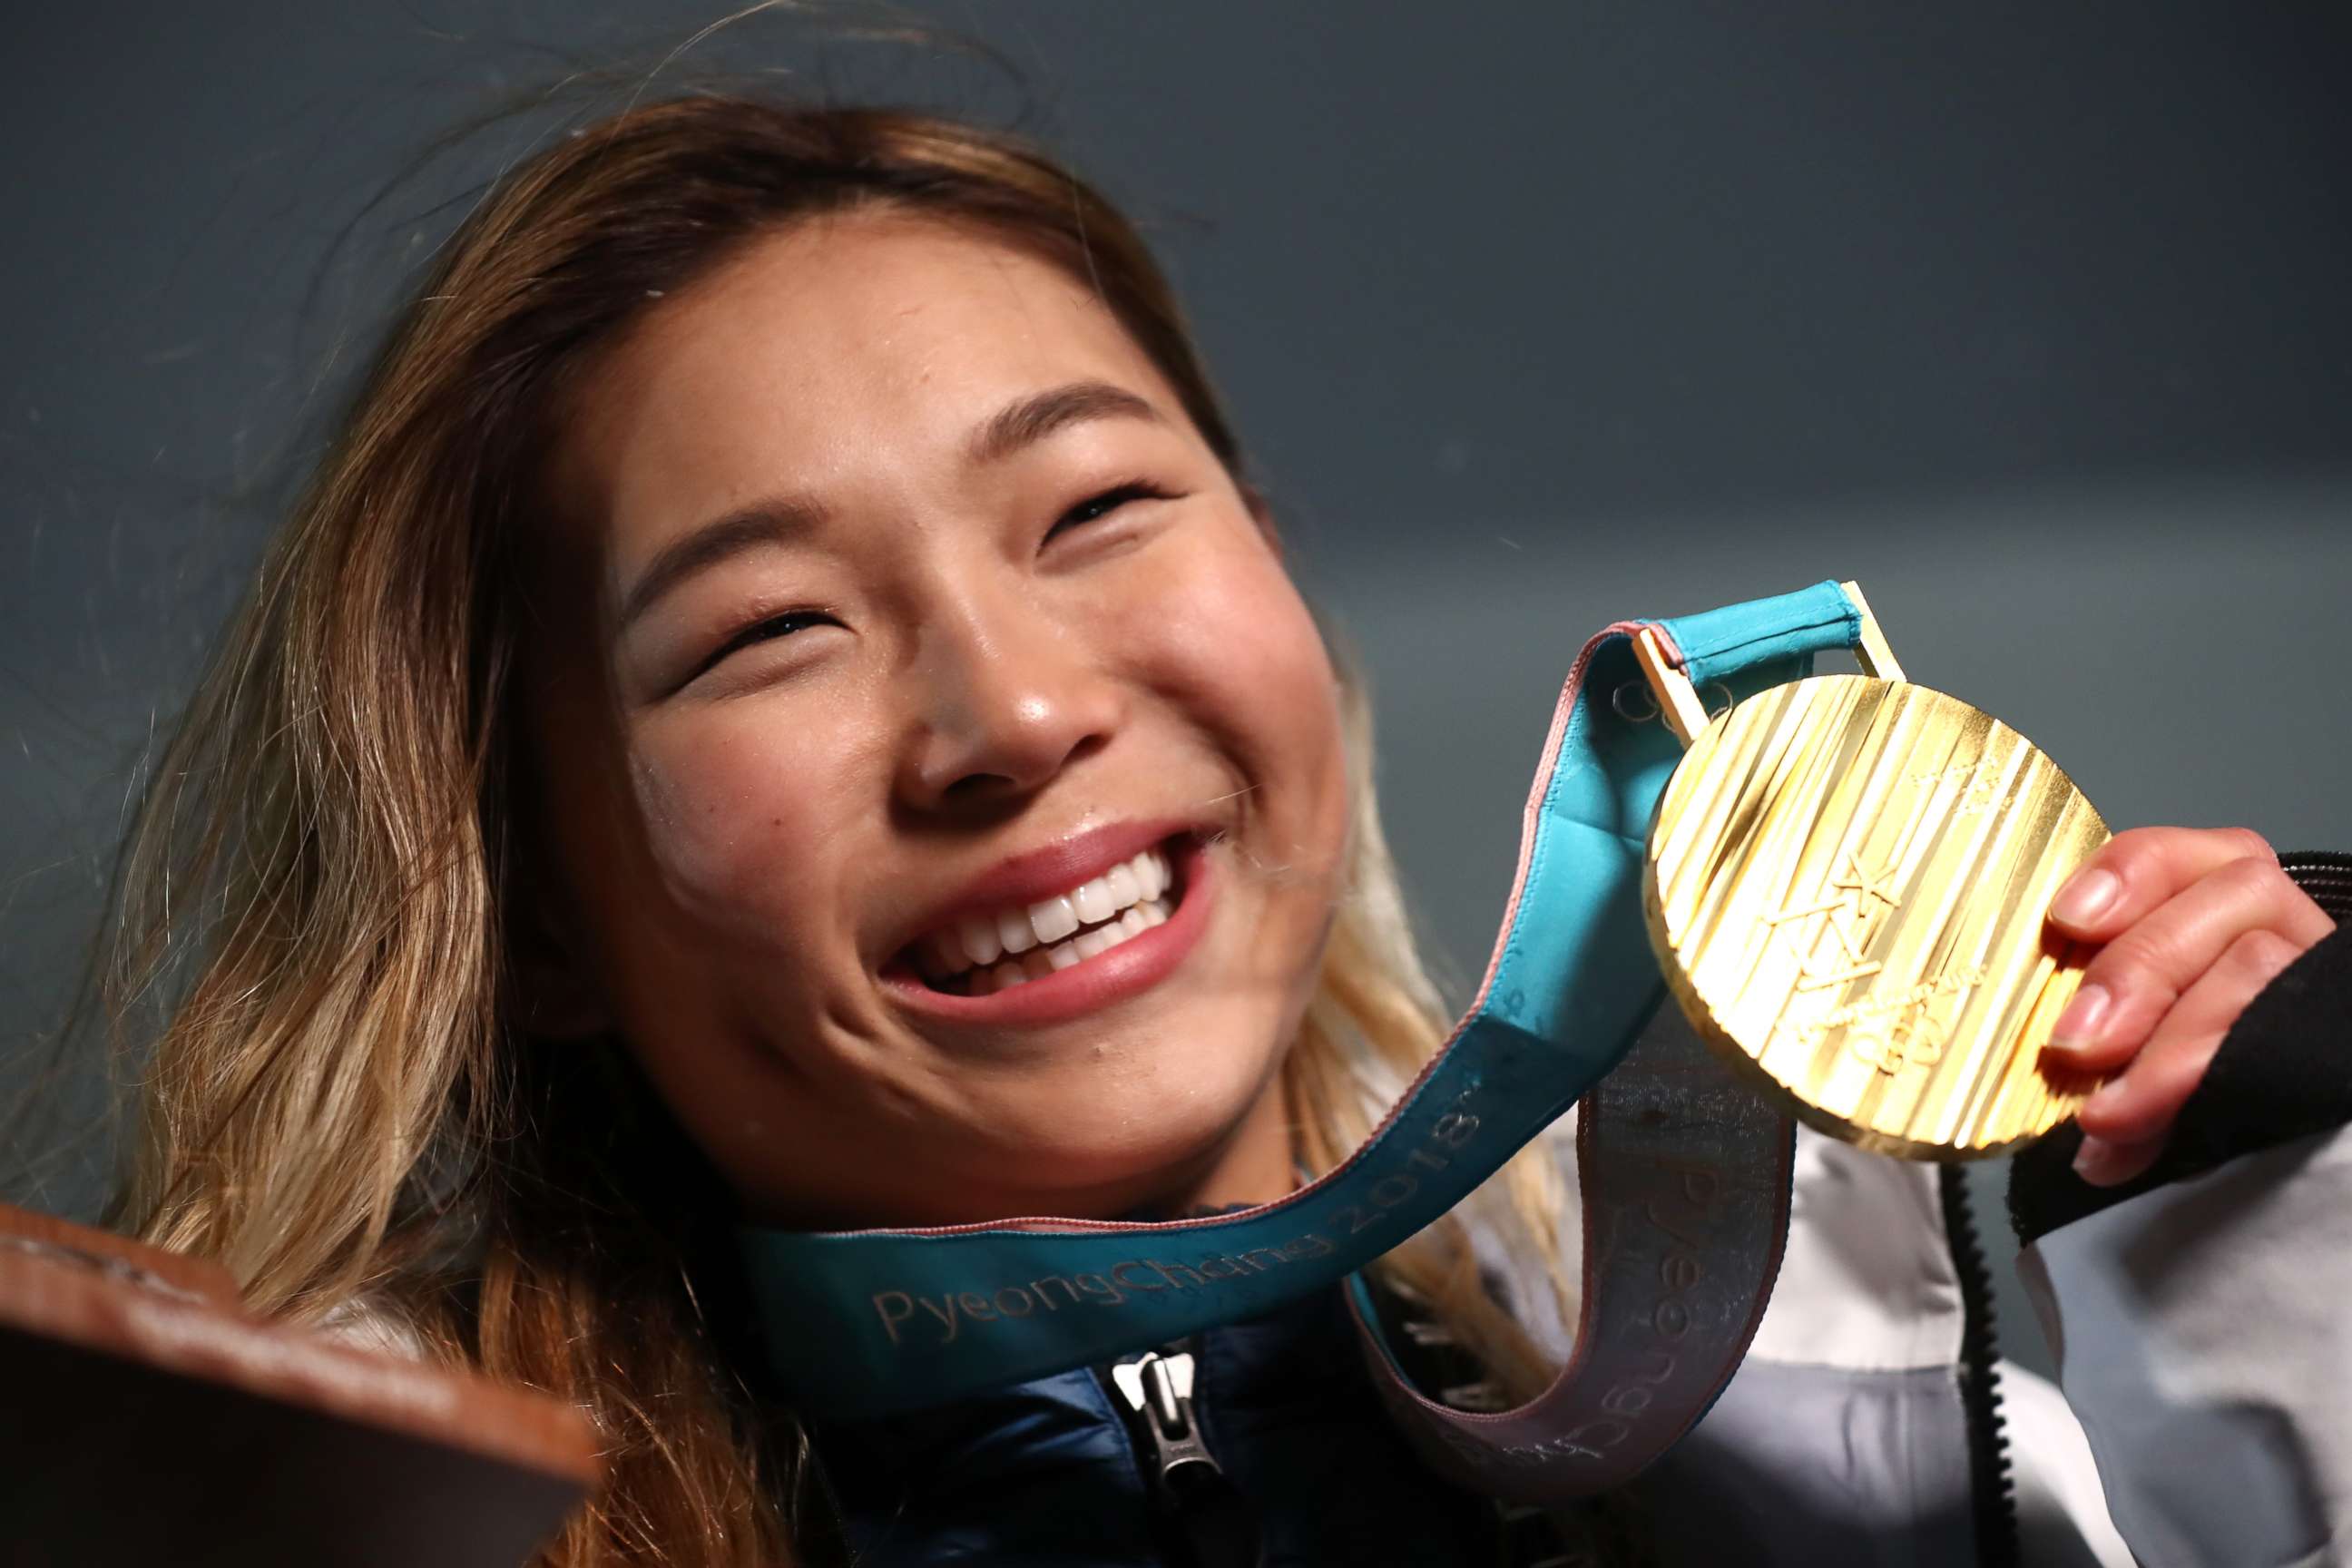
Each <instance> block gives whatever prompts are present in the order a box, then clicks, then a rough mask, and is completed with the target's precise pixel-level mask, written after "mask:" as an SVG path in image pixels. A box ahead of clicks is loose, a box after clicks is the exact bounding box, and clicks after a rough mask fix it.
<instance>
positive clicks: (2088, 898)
mask: <svg viewBox="0 0 2352 1568" xmlns="http://www.w3.org/2000/svg"><path fill="white" fill-rule="evenodd" d="M2123 890H2124V882H2123V879H2122V878H2121V877H2118V876H2116V874H2115V873H2114V872H2113V871H2110V870H2107V869H2105V868H2104V867H2102V868H2099V869H2096V870H2092V871H2085V872H2084V873H2082V874H2081V875H2080V876H2078V877H2076V878H2075V879H2074V880H2073V881H2071V882H2069V883H2067V884H2066V885H2065V886H2064V887H2063V888H2062V889H2059V891H2058V897H2057V898H2056V899H2054V900H2052V901H2051V905H2050V914H2051V918H2052V919H2053V920H2056V921H2061V922H2063V923H2064V924H2066V925H2070V926H2086V925H2089V924H2090V923H2091V922H2092V921H2095V920H2097V919H2098V918H2099V917H2100V916H2101V915H2103V914H2105V913H2106V912H2107V910H2108V909H2109V908H2110V907H2111V906H2112V905H2113V904H2114V903H2115V901H2116V897H2117V895H2119V894H2121V893H2122V892H2123Z"/></svg>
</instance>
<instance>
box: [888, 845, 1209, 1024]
mask: <svg viewBox="0 0 2352 1568" xmlns="http://www.w3.org/2000/svg"><path fill="white" fill-rule="evenodd" d="M1174 881H1175V876H1174V874H1173V873H1172V872H1171V870H1170V869H1169V866H1168V859H1167V857H1166V856H1164V855H1162V854H1161V853H1160V851H1159V850H1157V849H1146V850H1145V851H1143V852H1142V853H1141V854H1139V855H1137V856H1135V857H1134V858H1131V859H1128V860H1122V861H1120V862H1119V863H1118V865H1116V866H1113V867H1112V868H1110V869H1109V870H1108V871H1106V872H1104V873H1103V874H1102V875H1101V876H1099V877H1096V878H1093V879H1090V880H1088V881H1086V882H1083V883H1080V884H1079V885H1078V886H1077V887H1076V888H1073V889H1070V890H1069V891H1068V892H1067V893H1063V894H1058V895H1056V896H1055V897H1054V898H1050V899H1046V900H1042V901H1040V902H1038V903H1034V904H1031V905H1028V906H1027V907H1025V908H1022V909H1010V910H1000V911H998V912H997V913H996V914H994V915H992V916H991V915H971V916H967V917H965V918H964V919H962V920H961V921H957V922H956V924H955V926H954V928H953V929H952V930H948V931H933V932H932V933H930V934H929V936H926V937H923V938H922V939H920V940H919V941H918V942H916V943H915V946H914V950H913V951H914V957H915V960H916V963H917V967H919V969H921V970H922V972H923V973H924V975H925V977H926V978H928V979H929V980H931V981H933V982H934V983H938V982H941V981H946V980H950V979H952V978H953V977H954V976H956V975H959V974H965V973H969V974H970V977H971V978H970V981H969V984H968V994H971V995H974V996H985V995H989V994H992V993H994V992H997V991H1001V990H1003V989H1004V988H1005V987H1006V986H1008V985H1017V984H1021V983H1022V982H1023V981H1024V980H1034V979H1037V978H1040V977H1041V976H1043V975H1046V974H1051V973H1054V971H1055V970H1056V969H1067V968H1068V967H1069V966H1070V965H1071V964H1073V963H1083V962H1084V961H1085V960H1087V959H1089V958H1092V957H1094V956H1096V955H1097V953H1100V952H1108V950H1109V949H1111V948H1114V947H1117V946H1118V944H1119V943H1120V942H1125V941H1127V940H1128V939H1129V937H1134V936H1139V935H1141V934H1142V933H1143V932H1145V931H1150V929H1151V928H1152V927H1153V926H1156V925H1159V924H1160V923H1161V922H1162V921H1166V920H1167V918H1168V909H1167V906H1166V905H1165V903H1163V902H1162V901H1161V900H1162V899H1163V898H1164V896H1165V895H1166V893H1167V892H1168V889H1170V887H1171V886H1172V885H1173V883H1174ZM1082 928H1086V929H1082ZM1000 961H1002V962H1000Z"/></svg>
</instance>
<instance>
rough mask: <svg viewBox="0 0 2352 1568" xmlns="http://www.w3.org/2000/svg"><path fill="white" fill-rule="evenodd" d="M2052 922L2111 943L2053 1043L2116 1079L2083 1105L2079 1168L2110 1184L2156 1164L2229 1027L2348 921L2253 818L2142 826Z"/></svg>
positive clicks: (2084, 879) (2076, 880) (2071, 1061)
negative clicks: (2332, 910)
mask: <svg viewBox="0 0 2352 1568" xmlns="http://www.w3.org/2000/svg"><path fill="white" fill-rule="evenodd" d="M2050 922H2051V924H2052V925H2053V926H2054V927H2055V928H2057V930H2058V931H2060V932H2061V933H2063V934H2064V935H2066V936H2070V937H2074V938H2077V939H2079V940H2082V941H2084V942H2095V943H2098V944H2100V951H2099V953H2098V955H2097V956H2096V957H2095V958H2094V959H2093V960H2092V961H2091V963H2090V966H2089V968H2088V969H2087V970H2086V971H2085V972H2084V975H2083V984H2082V988H2081V989H2080V990H2079V991H2077V992H2076V993H2075V994H2074V1001H2073V1002H2072V1003H2070V1004H2069V1005H2068V1006H2067V1008H2066V1010H2065V1012H2063V1014H2061V1015H2060V1016H2059V1018H2058V1024H2057V1027H2056V1029H2055V1030H2054V1031H2053V1037H2052V1039H2051V1042H2050V1048H2051V1049H2052V1050H2053V1051H2055V1052H2057V1053H2058V1054H2059V1056H2060V1058H2062V1059H2063V1060H2064V1061H2065V1062H2066V1063H2067V1064H2068V1065H2069V1066H2074V1067H2079V1068H2085V1069H2088V1070H2090V1071H2093V1072H2099V1073H2113V1074H2115V1075H2116V1076H2115V1077H2114V1078H2113V1079H2110V1080H2109V1081H2108V1082H2107V1083H2106V1084H2105V1085H2104V1086H2102V1087H2101V1088H2100V1089H2099V1091H2098V1092H2097V1093H2095V1094H2094V1095H2093V1096H2091V1098H2090V1099H2089V1100H2087V1101H2085V1102H2084V1106H2083V1109H2082V1111H2081V1113H2080V1115H2079V1116H2078V1118H2077V1120H2078V1121H2080V1122H2081V1123H2082V1128H2083V1134H2084V1136H2083V1150H2082V1152H2081V1153H2080V1154H2078V1155H2077V1156H2076V1157H2075V1160H2074V1169H2075V1170H2076V1171H2078V1172H2079V1173H2081V1174H2082V1176H2083V1179H2084V1181H2086V1182H2090V1183H2093V1184H2096V1185H2099V1186H2112V1185H2114V1184H2116V1183H2119V1182H2127V1181H2129V1180H2131V1179H2132V1178H2133V1177H2134V1176H2137V1175H2138V1174H2139V1173H2141V1172H2143V1171H2145V1170H2147V1168H2148V1166H2149V1165H2150V1164H2152V1163H2155V1160H2156V1157H2157V1154H2158V1152H2160V1151H2161V1150H2162V1148H2163V1146H2164V1138H2165V1134H2166V1133H2167V1132H2168V1131H2170V1130H2171V1127H2172V1120H2173V1118H2174V1117H2175V1116H2177V1115H2178V1114H2179V1111H2180V1108H2181V1106H2182V1105H2183V1104H2184V1103H2185V1102H2186V1101H2187V1100H2188V1099H2189V1092H2190V1091H2191V1090H2192V1089H2195V1088H2196V1087H2197V1085H2198V1083H2199V1081H2200V1079H2203V1078H2204V1076H2205V1068H2206V1064H2208V1063H2209V1062H2210V1061H2211V1060H2212V1059H2213V1053H2214V1052H2215V1051H2216V1050H2218V1049H2220V1048H2221V1039H2222V1037H2223V1036H2225V1035H2227V1034H2228V1033H2229V1032H2230V1026H2231V1025H2232V1024H2235V1023H2236V1022H2237V1021H2238V1015H2239V1014H2241V1013H2242V1012H2244V1011H2245V1010H2246V1005H2247V1004H2248V1003H2250V1002H2252V1000H2253V999H2254V996H2255V994H2256V993H2258V992H2260V991H2261V990H2262V989H2263V987H2264V986H2265V985H2268V984H2270V983H2271V981H2272V980H2273V978H2274V977H2276V975H2277V974H2278V973H2279V971H2281V970H2283V969H2284V968H2285V967H2286V966H2287V965H2288V964H2290V963H2294V961H2295V960H2296V959H2297V958H2299V957H2301V956H2302V955H2303V954H2304V952H2305V951H2306V950H2308V949H2309V948H2310V947H2311V946H2312V945H2313V944H2315V942H2318V941H2319V940H2320V939H2321V938H2322V937H2324V936H2326V934H2327V933H2328V932H2329V931H2333V930H2334V929H2335V928H2336V922H2335V921H2331V920H2329V919H2328V918H2327V916H2326V914H2325V913H2324V912H2322V911H2321V910H2320V908H2319V906H2318V905H2317V904H2315V903H2314V902H2312V900H2311V899H2310V897H2309V895H2307V894H2306V893H2305V892H2304V890H2303V889H2300V888H2298V887H2296V886H2295V885H2294V880H2293V879H2290V878H2289V877H2288V876H2287V874H2286V873H2285V872H2284V871H2283V870H2281V869H2279V863H2278V856H2277V855H2276V853H2274V852H2273V850H2272V848H2271V847H2270V846H2269V845H2268V844H2266V843H2264V842H2263V838H2262V836H2261V835H2260V834H2257V833H2254V832H2252V831H2251V830H2249V829H2246V828H2238V827H2224V828H2194V827H2136V828H2133V829H2132V830H2131V831H2129V832H2127V833H2119V834H2117V835H2116V837H2114V838H2113V839H2112V840H2110V841H2109V842H2108V843H2107V844H2106V845H2105V847H2103V848H2101V849H2100V850H2099V852H2098V853H2097V854H2095V855H2094V856H2092V857H2091V858H2090V859H2089V860H2087V861H2085V862H2084V864H2083V866H2082V867H2081V868H2080V869H2078V870H2077V871H2076V872H2075V873H2074V877H2073V878H2072V879H2070V880H2069V881H2068V882H2067V884H2066V885H2065V887H2063V889H2060V890H2059V893H2058V897H2057V898H2056V900H2053V902H2052V904H2051V908H2050Z"/></svg>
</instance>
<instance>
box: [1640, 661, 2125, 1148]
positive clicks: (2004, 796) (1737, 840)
mask: <svg viewBox="0 0 2352 1568" xmlns="http://www.w3.org/2000/svg"><path fill="white" fill-rule="evenodd" d="M2106 840H2107V827H2106V824H2105V822H2103V821H2102V820H2101V819H2100V817H2099V814H2098V813H2097V812H2096V811H2095V810H2093V809H2092V808H2091V804H2090V802H2088V801H2087V800H2085V799H2084V798H2083V795H2082V792H2081V791H2079V790H2077V789H2076V788H2075V787H2074V782H2073V781H2072V780H2070V779H2069V778H2067V776H2066V775H2065V774H2064V773H2062V772H2060V771H2059V769H2058V767H2057V765H2056V764H2055V763H2052V762H2051V761H2050V759H2049V758H2047V757H2045V756H2043V755H2042V753H2041V752H2039V751H2037V750H2036V749H2035V748H2034V747H2033V745H2032V743H2031V742H2028V741H2027V740H2026V739H2025V737H2023V736H2022V735H2020V734H2019V733H2018V732H2017V731H2014V730H2011V728H2009V726H2007V725H2006V724H2003V723H2001V722H2000V721H1998V720H1996V719H1994V718H1992V717H1991V716H1990V714H1987V713H1983V712H1980V711H1979V710H1977V709H1975V708H1971V707H1969V705H1968V704H1967V703H1965V702H1962V701H1960V700H1958V699H1956V698H1952V697H1948V696H1946V695H1944V694H1943V693H1942V692H1940V691H1931V690H1929V689H1927V688H1925V687H1921V686H1913V685H1909V684H1907V683H1905V682H1901V681H1885V680H1877V679H1870V678H1868V677H1864V676H1858V675H1826V676H1815V677H1813V678H1812V679H1807V680H1800V681H1795V682H1792V683H1790V684H1788V685H1785V686H1779V687H1774V688H1772V689H1769V690H1766V691H1763V692H1760V693H1759V694H1758V695H1756V696H1754V697H1750V698H1748V700H1745V701H1743V702H1741V703H1739V704H1738V706H1737V707H1735V708H1733V709H1732V710H1730V711H1729V712H1728V713H1726V714H1723V715H1722V716H1720V717H1718V718H1717V719H1716V720H1714V721H1712V722H1711V723H1709V724H1708V726H1707V727H1706V730H1705V731H1703V732H1701V733H1700V734H1699V735H1698V736H1697V737H1696V740H1694V742H1692V744H1691V748H1690V751H1689V752H1688V753H1687V754H1685V757H1684V758H1683V762H1682V765H1681V766H1680V767H1679V768H1677V769H1676V770H1675V775H1674V778H1673V779H1672V780H1671V781H1670V782H1669V783H1668V784H1667V785H1666V789H1665V794H1664V796H1663V797H1662V798H1661V799H1660V801H1659V805H1658V816H1657V821H1656V823H1655V825H1654V826H1653V828H1652V830H1651V835H1650V854H1649V866H1648V870H1647V873H1646V876H1645V879H1644V894H1645V903H1646V905H1647V910H1648V913H1649V920H1650V937H1651V941H1652V942H1653V943H1654V945H1655V947H1656V948H1657V951H1658V957H1659V960H1660V963H1661V965H1662V967H1663V968H1664V971H1665V973H1666V977H1667V981H1668V984H1670V985H1671V986H1672V988H1673V989H1674V991H1675V996H1676V998H1677V999H1678V1000H1679V1001H1680V1002H1681V1003H1682V1005H1683V1008H1684V1011H1685V1012H1686V1013H1688V1014H1689V1015H1690V1017H1691V1020H1692V1022H1693V1023H1694V1024H1695V1025H1696V1026H1697V1027H1698V1030H1699V1032H1700V1033H1701V1034H1702V1035H1704V1036H1706V1037H1707V1038H1708V1039H1709V1040H1711V1041H1712V1042H1713V1043H1714V1044H1715V1045H1716V1046H1717V1047H1718V1048H1719V1049H1722V1050H1724V1051H1725V1052H1726V1053H1727V1055H1728V1056H1729V1057H1730V1058H1732V1059H1733V1060H1734V1061H1735V1062H1738V1063H1741V1064H1745V1065H1746V1066H1748V1067H1749V1068H1752V1069H1754V1071H1756V1072H1758V1073H1760V1074H1761V1075H1762V1077H1763V1079H1765V1080H1766V1082H1767V1083H1768V1084H1769V1085H1770V1086H1773V1087H1776V1088H1777V1089H1779V1090H1780V1091H1781V1092H1782V1093H1784V1094H1785V1095H1787V1096H1791V1097H1793V1098H1794V1100H1796V1102H1797V1104H1796V1108H1795V1109H1796V1111H1797V1114H1798V1115H1799V1116H1800V1117H1801V1118H1802V1119H1803V1120H1804V1121H1808V1122H1810V1123H1811V1124H1812V1125H1813V1126H1815V1127H1818V1128H1821V1129H1822V1131H1827V1132H1831V1133H1833V1134H1834V1135H1836V1136H1838V1137H1840V1138H1843V1139H1845V1140H1847V1141H1848V1142H1854V1143H1858V1144H1861V1145H1862V1146H1864V1147H1865V1148H1870V1149H1874V1150H1877V1151H1879V1152H1884V1153H1890V1154H1901V1155H1906V1156H1908V1157H1911V1158H1915V1159H1939V1160H1951V1159H1968V1158H1973V1157H1976V1156H1979V1155H1984V1154H1991V1153H1996V1152H2000V1150H2002V1149H2004V1148H2007V1147H2010V1146H2011V1145H2013V1144H2016V1143H2019V1142H2023V1141H2025V1140H2027V1139H2031V1138H2032V1137H2035V1136H2037V1135H2039V1134H2040V1133H2042V1132H2044V1131H2048V1130H2049V1129H2050V1128H2051V1127H2052V1126H2053V1125H2055V1124H2056V1123H2058V1122H2059V1121H2063V1120H2065V1119H2066V1118H2067V1117H2068V1116H2070V1115H2072V1114H2073V1113H2074V1109H2075V1107H2076V1106H2077V1105H2079V1104H2080V1103H2081V1102H2082V1099H2083V1097H2084V1095H2085V1094H2087V1093H2088V1092H2089V1091H2090V1090H2091V1089H2094V1088H2095V1087H2096V1086H2097V1080H2096V1079H2092V1078H2088V1077H2085V1076H2083V1075H2066V1076H2063V1077H2061V1076H2054V1075H2052V1074H2049V1073H2047V1072H2045V1071H2044V1068H2043V1064H2042V1060H2041V1058H2042V1046H2043V1044H2044V1043H2046V1042H2047V1041H2048V1039H2049V1037H2050V1030H2051V1026H2053V1024H2054V1023H2055V1022H2056V1021H2057V1017H2058V1015H2059V1013H2060V1011H2061V1010H2062V1009H2063V1008H2064V1006H2065V1005H2066V1002H2067V999H2068V998H2069V997H2071V996H2072V995H2073V994H2074V987H2075V985H2076V984H2077V983H2078V982H2079V981H2080V980H2081V977H2082V964H2083V963H2084V961H2085V960H2086V959H2087V957H2088V956H2089V955H2088V953H2087V952H2085V951H2084V950H2083V949H2081V948H2080V947H2072V946H2064V945H2061V944H2058V943H2055V942H2053V941H2052V940H2051V939H2050V937H2049V936H2048V935H2047V932H2046V929H2045V925H2044V916H2045V915H2046V913H2047V911H2048V910H2049V908H2050V901H2051V900H2052V899H2053V898H2054V897H2055V896H2056V894H2057V892H2058V889H2059V888H2060V887H2061V886H2063V884H2064V882H2065V880H2066V879H2067V878H2068V876H2070V875H2071V874H2072V873H2073V872H2074V868H2076V867H2077V866H2079V865H2081V864H2082V862H2083V861H2084V859H2085V858H2088V857H2089V855H2090V854H2091V852H2092V851H2093V850H2095V849H2096V848H2098V847H2099V846H2100V845H2102V844H2104V843H2105V842H2106Z"/></svg>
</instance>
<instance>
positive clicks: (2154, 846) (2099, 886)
mask: <svg viewBox="0 0 2352 1568" xmlns="http://www.w3.org/2000/svg"><path fill="white" fill-rule="evenodd" d="M2234 860H2266V861H2268V862H2270V863H2271V864H2272V865H2273V866H2275V865H2277V864H2278V854H2277V852H2276V851H2274V850H2273V849H2272V848H2271V847H2270V844H2269V842H2268V841H2267V840H2265V839H2264V838H2263V836H2262V835H2261V834H2259V833H2256V832H2255V831H2253V829H2252V828H2249V827H2135V828H2131V829H2129V830H2128V831H2126V832H2123V833H2118V834H2116V836H2115V837H2113V838H2110V839H2109V840H2107V842H2106V843H2105V844H2104V845H2102V846H2100V847H2099V849H2098V850H2097V852H2096V853H2095V854H2094V855H2092V857H2091V858H2089V859H2088V860H2085V861H2084V862H2083V864H2082V865H2081V867H2079V868H2077V869H2076V870H2075V872H2074V876H2073V877H2072V878H2070V879H2068V880H2067V883H2066V885H2065V886H2064V887H2063V888H2061V889H2059V890H2058V896H2057V898H2055V899H2053V900H2051V904H2050V921H2051V923H2052V924H2053V925H2055V926H2057V927H2059V928H2060V929H2061V930H2063V931H2065V932H2066V933H2067V934H2068V935H2070V936H2074V937H2078V938H2080V939H2082V940H2083V941H2085V942H2105V941H2107V940H2108V939H2109V938H2111V937H2114V936H2116V935H2117V934H2119V933H2120V932H2122V931H2125V930H2126V929H2127V928H2128V927H2130V926H2131V925H2133V924H2134V923H2135V922H2137V921H2140V920H2143V919H2145V918H2147V915H2148V914H2149V913H2150V912H2152V911H2153V910H2156V909H2157V908H2158V906H2160V905H2162V904H2164V903H2165V902H2167V901H2168V900H2170V899H2171V898H2172V896H2173V895H2174V894H2176V893H2178V892H2179V891H2180V890H2181V889H2184V888H2186V887H2188V886H2189V884H2190V883H2192V882H2195V881H2197V880H2198V879H2200V878H2201V877H2204V876H2205V875H2207V874H2208V873H2209V872H2212V871H2217V870H2219V869H2221V868H2222V867H2224V866H2226V865H2229V864H2230V863H2231V861H2234Z"/></svg>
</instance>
